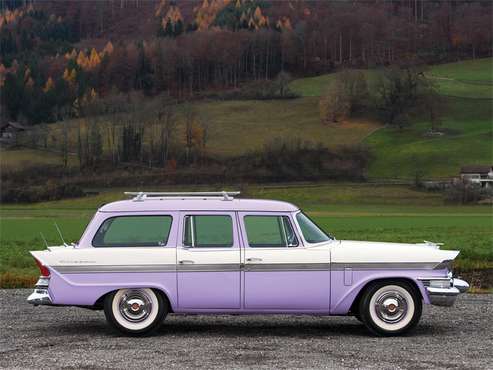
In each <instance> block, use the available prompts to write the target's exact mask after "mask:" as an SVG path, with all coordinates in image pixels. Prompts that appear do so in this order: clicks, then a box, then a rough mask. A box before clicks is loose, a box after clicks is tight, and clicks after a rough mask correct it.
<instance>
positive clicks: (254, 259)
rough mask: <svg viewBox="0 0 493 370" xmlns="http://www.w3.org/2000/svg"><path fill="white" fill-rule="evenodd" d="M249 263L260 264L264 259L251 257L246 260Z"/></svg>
mask: <svg viewBox="0 0 493 370" xmlns="http://www.w3.org/2000/svg"><path fill="white" fill-rule="evenodd" d="M246 260H247V262H260V261H262V258H257V257H250V258H247V259H246Z"/></svg>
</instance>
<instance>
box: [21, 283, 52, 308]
mask: <svg viewBox="0 0 493 370" xmlns="http://www.w3.org/2000/svg"><path fill="white" fill-rule="evenodd" d="M48 283H49V278H45V277H40V278H39V280H38V282H37V283H36V286H35V288H34V292H32V293H31V295H30V296H29V297H27V302H28V303H31V304H33V305H35V306H39V305H45V306H51V305H53V303H52V301H51V297H50V294H49V293H48Z"/></svg>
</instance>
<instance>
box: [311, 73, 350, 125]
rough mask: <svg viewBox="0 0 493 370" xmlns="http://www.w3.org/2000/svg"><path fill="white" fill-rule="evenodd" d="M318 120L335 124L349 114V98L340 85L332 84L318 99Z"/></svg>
mask: <svg viewBox="0 0 493 370" xmlns="http://www.w3.org/2000/svg"><path fill="white" fill-rule="evenodd" d="M319 107H320V119H321V120H322V122H323V123H337V122H339V121H341V120H343V119H345V118H346V117H347V116H348V115H349V113H350V112H351V103H350V98H349V96H348V95H347V92H346V91H345V90H344V87H343V85H342V84H340V83H338V82H334V83H332V84H331V85H330V86H329V88H328V89H327V92H326V93H325V94H324V95H323V96H322V97H321V98H320V102H319Z"/></svg>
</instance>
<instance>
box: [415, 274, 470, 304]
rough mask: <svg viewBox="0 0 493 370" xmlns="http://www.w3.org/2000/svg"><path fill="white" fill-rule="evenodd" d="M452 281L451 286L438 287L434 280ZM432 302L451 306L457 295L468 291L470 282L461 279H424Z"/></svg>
mask: <svg viewBox="0 0 493 370" xmlns="http://www.w3.org/2000/svg"><path fill="white" fill-rule="evenodd" d="M445 280H449V281H450V286H449V287H436V286H433V285H434V284H433V282H437V281H440V282H442V283H443V282H444V281H445ZM423 283H424V284H425V287H426V291H427V293H428V297H429V298H430V303H431V304H432V305H436V306H445V307H450V306H452V305H453V304H454V303H455V300H456V299H457V296H458V295H459V294H461V293H465V292H467V290H468V289H469V284H468V283H467V282H466V281H464V280H461V279H423Z"/></svg>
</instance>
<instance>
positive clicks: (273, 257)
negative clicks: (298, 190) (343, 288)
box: [239, 212, 330, 311]
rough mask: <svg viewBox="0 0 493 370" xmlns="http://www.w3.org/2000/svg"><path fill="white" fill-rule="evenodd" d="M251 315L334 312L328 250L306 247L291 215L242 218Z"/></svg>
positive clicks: (245, 214) (244, 214) (247, 301)
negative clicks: (286, 311)
mask: <svg viewBox="0 0 493 370" xmlns="http://www.w3.org/2000/svg"><path fill="white" fill-rule="evenodd" d="M239 218H240V220H241V229H242V230H241V232H242V237H243V240H244V245H245V252H244V258H245V262H244V263H245V272H244V280H245V282H244V300H245V301H244V305H245V308H246V309H251V310H255V309H260V310H313V311H318V310H321V311H324V310H328V309H329V294H330V269H329V267H330V265H329V258H330V255H329V250H328V248H327V247H311V246H305V245H303V244H302V241H301V238H300V236H299V234H298V231H297V230H296V227H295V223H294V222H293V219H292V217H291V214H289V213H286V214H280V213H267V212H262V213H249V212H240V214H239Z"/></svg>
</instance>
